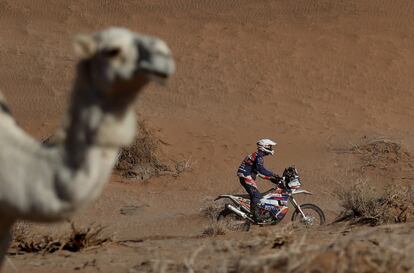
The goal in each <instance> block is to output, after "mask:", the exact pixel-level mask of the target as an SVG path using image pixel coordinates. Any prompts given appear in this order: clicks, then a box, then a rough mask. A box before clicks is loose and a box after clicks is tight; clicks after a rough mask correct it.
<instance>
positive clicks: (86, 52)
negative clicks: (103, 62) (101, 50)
mask: <svg viewBox="0 0 414 273" xmlns="http://www.w3.org/2000/svg"><path fill="white" fill-rule="evenodd" d="M73 46H74V47H75V53H76V55H77V56H78V57H79V58H81V59H87V58H90V57H92V56H93V55H94V54H95V52H96V42H95V40H94V39H93V37H92V36H89V35H82V34H81V35H77V36H76V37H75V39H74V43H73Z"/></svg>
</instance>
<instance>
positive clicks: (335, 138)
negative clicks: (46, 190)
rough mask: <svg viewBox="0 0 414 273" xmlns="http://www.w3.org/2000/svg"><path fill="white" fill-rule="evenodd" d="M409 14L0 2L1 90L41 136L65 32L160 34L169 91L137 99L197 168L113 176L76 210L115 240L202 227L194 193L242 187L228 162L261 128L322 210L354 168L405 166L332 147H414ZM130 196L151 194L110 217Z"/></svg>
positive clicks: (412, 7)
mask: <svg viewBox="0 0 414 273" xmlns="http://www.w3.org/2000/svg"><path fill="white" fill-rule="evenodd" d="M413 14H414V3H412V1H409V0H402V1H397V2H396V1H384V0H376V1H368V0H366V1H356V0H355V1H329V0H326V1H325V0H324V1H309V0H295V1H270V0H269V1H267V0H266V1H252V0H249V1H245V0H239V1H236V0H229V1H219V0H207V1H196V0H189V1H184V0H174V1H167V0H165V1H162V0H157V1H149V0H148V1H147V0H145V1H129V0H128V1H119V2H116V1H84V2H76V1H69V2H68V1H61V0H58V1H53V2H52V1H35V2H33V1H26V0H20V1H11V0H2V1H0V26H1V27H0V64H1V66H2V68H1V69H0V88H1V90H2V91H3V92H4V94H5V95H6V97H7V99H8V102H9V104H10V107H11V109H12V112H13V113H14V115H15V117H16V119H17V120H18V122H19V123H20V124H21V126H23V128H25V129H26V130H27V131H29V132H30V133H31V134H33V135H34V136H35V137H37V138H38V139H43V138H45V137H47V136H49V135H50V134H52V132H53V131H54V129H55V128H56V127H57V124H58V123H59V122H60V118H61V115H62V113H63V111H64V110H65V107H66V102H67V97H68V94H69V91H70V88H71V80H72V77H73V72H74V64H75V62H76V59H75V57H74V54H73V50H72V47H71V39H72V37H73V35H75V34H77V33H79V32H90V31H95V30H99V29H101V28H103V27H106V26H109V25H119V26H125V27H128V28H131V29H133V30H135V31H139V32H145V33H150V34H154V35H157V36H160V37H162V38H163V39H165V40H167V41H168V44H169V45H170V46H171V48H172V51H173V52H174V54H175V57H176V60H177V69H178V71H177V74H176V77H175V78H174V79H173V80H172V81H171V82H170V83H169V84H168V88H167V89H165V88H160V87H158V86H156V85H153V86H151V88H150V90H147V91H146V92H145V93H144V94H143V95H142V96H141V99H140V101H139V103H138V105H137V109H138V112H139V115H140V117H141V118H143V119H145V120H146V121H147V123H148V124H149V126H150V127H151V128H152V129H153V131H154V133H155V135H156V137H158V138H159V139H160V140H161V141H162V143H164V144H162V145H161V150H162V153H163V155H164V156H165V157H166V158H169V159H174V160H183V159H185V160H191V162H192V164H193V171H192V172H188V173H184V174H183V175H181V176H180V177H178V178H172V177H169V176H164V177H160V178H154V179H152V180H151V181H150V182H148V183H145V184H142V183H132V182H129V183H127V184H125V183H119V181H120V179H121V178H119V177H117V176H114V179H113V181H112V183H110V185H109V186H108V190H107V191H106V192H105V194H104V195H103V196H102V197H101V198H100V199H99V200H98V201H97V202H96V204H94V205H93V206H91V207H89V208H88V209H87V211H85V212H84V213H83V214H81V215H79V216H77V218H76V221H78V222H80V223H88V222H91V221H95V222H99V223H103V224H106V225H108V226H109V230H110V231H111V232H116V233H117V234H118V236H119V237H120V238H122V239H128V238H140V237H141V236H155V235H159V234H163V235H172V236H182V235H188V234H192V235H194V234H199V232H200V229H202V225H204V224H205V222H203V220H202V219H199V218H197V217H198V216H197V215H198V211H199V208H200V206H201V205H202V202H201V201H200V199H202V198H205V197H206V196H215V195H217V194H219V193H222V192H227V191H236V190H237V191H242V189H241V188H240V187H239V184H238V181H237V179H236V177H235V170H236V168H237V166H238V164H239V163H240V161H241V159H242V158H243V157H244V155H245V154H246V153H248V152H251V151H253V150H254V149H255V145H254V144H255V141H256V140H257V139H258V138H262V137H269V138H272V139H276V140H277V141H278V143H279V145H278V148H277V153H276V156H275V157H272V158H268V159H267V160H266V165H268V166H269V168H271V169H274V170H276V171H277V172H279V173H280V172H282V170H283V168H284V167H285V166H287V165H290V164H295V165H296V166H297V167H298V168H299V170H300V172H301V174H302V176H303V178H304V181H305V185H306V188H307V189H309V190H312V191H314V192H317V193H318V194H317V195H316V196H314V197H311V200H312V201H313V202H316V203H318V204H319V205H321V206H322V208H324V209H325V210H326V212H327V214H328V216H329V217H328V218H329V219H332V218H333V217H334V216H335V215H336V213H337V212H338V204H337V200H336V197H335V195H333V194H332V192H333V191H334V190H335V188H336V187H338V185H340V184H346V183H351V182H352V181H353V180H354V179H355V178H356V177H358V176H361V175H365V176H367V177H368V178H367V179H370V180H371V181H373V183H376V185H377V186H378V187H381V186H383V185H385V184H386V183H387V182H389V181H391V180H392V179H397V180H398V179H399V178H401V175H399V172H400V171H399V170H400V169H398V168H396V167H395V166H394V167H392V168H393V169H392V170H394V172H391V173H392V174H390V175H387V174H389V173H387V172H385V173H384V172H378V170H377V169H374V170H370V172H367V173H365V174H361V173H359V172H356V171H355V168H357V166H358V164H359V163H358V161H357V160H358V158H357V157H355V156H354V154H349V153H340V152H338V150H341V151H343V150H347V149H348V150H352V147H354V146H355V145H360V144H361V145H362V144H363V143H366V141H367V140H372V139H377V138H378V137H382V138H386V139H387V140H391V141H392V142H395V143H398V144H399V145H401V146H402V147H403V148H404V151H407V153H411V154H413V153H414V130H413V129H412V128H413V124H414V123H413V121H412V120H413V118H414V106H413V105H414V96H413V93H414V78H413V77H412V73H413V71H414V50H413V48H414V34H413V33H414V17H413V16H412V15H413ZM397 164H399V163H398V162H397ZM401 164H406V162H403V163H401ZM403 166H406V165H403ZM404 168H405V169H404V171H405V172H407V173H408V174H407V175H406V176H407V177H411V178H409V179H408V180H407V179H406V180H405V181H409V183H412V181H413V180H412V177H413V176H412V175H411V174H412V169H410V168H409V167H407V168H408V169H407V168H406V167H404ZM386 170H387V169H386ZM395 170H397V171H395ZM378 177H379V178H378ZM268 186H269V184H266V182H263V183H262V184H261V187H262V189H265V188H266V187H268ZM138 203H139V204H147V205H148V207H145V209H143V210H142V212H141V213H140V214H139V216H134V217H125V216H124V215H120V213H119V211H120V209H121V208H122V207H123V206H125V205H128V204H138ZM194 218H195V219H194ZM113 223H116V225H114V224H113ZM172 226H173V227H172ZM42 229H46V230H48V231H51V230H52V231H54V230H58V228H57V227H55V226H52V227H44V226H42V227H41V228H40V230H42ZM114 251H115V250H114ZM122 251H124V252H122ZM122 251H120V252H121V253H125V252H128V251H125V250H122ZM29 259H30V260H35V259H37V258H36V257H30V258H29ZM114 259H120V258H119V257H118V258H114ZM128 259H132V258H131V257H130V258H128ZM128 259H127V260H128ZM123 262H124V263H126V264H128V261H123ZM16 263H17V266H22V267H21V268H23V264H24V260H19V259H16ZM130 264H134V263H132V262H131V263H130ZM42 266H43V265H42ZM42 266H39V267H38V268H40V269H42V270H40V269H39V272H44V270H45V268H46V267H45V268H43V267H42ZM55 266H56V267H53V266H52V267H53V268H54V269H53V270H58V269H56V268H58V265H55ZM32 269H33V268H32V267H30V268H29V267H27V266H25V267H24V269H21V270H20V271H19V272H35V271H33V270H32ZM72 269H73V268H71V270H72ZM53 270H52V271H53ZM71 270H69V269H68V270H67V271H65V272H72V271H71ZM93 270H94V269H93V268H92V269H91V271H90V272H94V271H93ZM59 272H63V271H61V270H60V269H59ZM120 272H121V271H120Z"/></svg>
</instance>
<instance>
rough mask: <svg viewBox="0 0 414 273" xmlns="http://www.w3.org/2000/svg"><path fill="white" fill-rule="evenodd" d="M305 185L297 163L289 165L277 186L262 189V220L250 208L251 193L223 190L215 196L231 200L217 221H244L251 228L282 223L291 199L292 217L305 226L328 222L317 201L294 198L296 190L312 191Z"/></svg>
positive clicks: (247, 227) (305, 192)
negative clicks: (309, 201)
mask: <svg viewBox="0 0 414 273" xmlns="http://www.w3.org/2000/svg"><path fill="white" fill-rule="evenodd" d="M301 185H302V182H301V179H300V177H299V174H298V171H297V170H296V168H295V167H289V168H286V169H285V170H284V172H283V177H282V178H281V180H280V181H279V182H278V183H277V186H276V187H274V188H271V189H270V190H268V191H266V192H264V193H262V195H263V198H262V199H261V200H260V203H259V204H258V206H259V208H260V215H261V217H260V218H261V219H263V220H262V221H260V222H255V221H254V220H253V215H252V213H251V212H250V198H249V195H248V194H223V195H220V196H218V197H217V198H216V199H215V201H216V200H219V199H227V200H229V201H230V202H229V203H227V204H225V207H224V209H223V210H222V211H221V212H220V213H219V215H218V219H217V220H218V221H223V220H226V221H239V222H240V220H242V221H244V224H245V225H244V226H245V228H243V229H244V230H248V229H249V227H250V224H258V225H274V224H277V223H279V222H280V221H281V220H282V219H283V218H284V217H285V216H286V214H287V212H288V210H289V208H288V203H289V202H290V203H291V204H292V206H293V207H294V209H295V210H294V211H293V214H292V217H291V220H292V221H293V222H298V223H300V224H303V225H304V226H306V227H309V226H315V225H323V224H324V223H325V214H324V213H323V211H322V209H321V208H319V207H318V206H316V205H314V204H302V205H300V204H299V203H298V202H297V201H296V200H295V195H297V194H312V193H311V192H309V191H307V190H301V189H299V188H300V187H301Z"/></svg>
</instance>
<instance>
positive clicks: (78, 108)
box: [0, 28, 175, 263]
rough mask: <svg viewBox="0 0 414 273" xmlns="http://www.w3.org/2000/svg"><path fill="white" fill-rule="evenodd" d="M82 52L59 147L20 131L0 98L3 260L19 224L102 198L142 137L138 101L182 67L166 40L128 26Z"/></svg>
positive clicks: (79, 46) (79, 45) (83, 45)
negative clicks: (119, 162)
mask: <svg viewBox="0 0 414 273" xmlns="http://www.w3.org/2000/svg"><path fill="white" fill-rule="evenodd" d="M75 51H76V53H77V55H78V56H79V58H80V61H79V63H78V65H77V70H76V72H77V73H76V79H75V82H74V85H73V91H72V95H71V102H70V105H69V109H68V112H67V114H66V116H65V118H64V120H63V124H62V127H61V128H60V129H59V131H58V133H57V141H56V143H55V144H52V145H44V144H42V143H39V142H38V141H36V140H35V139H33V138H32V137H30V136H29V135H28V134H26V133H25V132H24V131H23V130H22V129H21V128H19V127H18V126H17V124H16V122H15V120H14V119H13V117H12V116H11V113H10V111H9V108H8V107H7V105H6V102H5V99H4V97H3V96H2V95H1V93H0V263H1V261H2V260H3V258H4V255H5V253H6V251H7V247H8V245H9V242H10V239H11V236H10V229H11V227H12V225H13V223H14V222H15V221H16V220H18V219H27V220H33V221H57V220H60V219H64V218H67V217H68V216H70V215H71V214H72V213H74V212H75V211H77V210H79V208H81V207H82V206H83V205H85V204H86V203H87V202H90V201H91V200H93V199H94V198H96V197H97V196H98V195H99V193H100V192H101V191H102V188H103V186H104V185H105V183H106V181H107V180H108V177H109V175H110V173H111V170H112V167H113V165H114V163H115V161H116V158H117V154H118V150H119V148H120V147H122V146H124V145H128V144H129V143H131V141H132V140H133V138H134V135H135V132H136V121H135V113H134V111H133V101H134V99H135V98H136V97H137V95H138V94H139V93H140V91H141V90H143V88H144V87H145V86H146V85H147V84H148V83H149V82H150V81H151V80H157V81H158V80H159V81H163V80H164V79H166V78H167V77H168V76H170V75H171V74H173V73H174V70H175V66H174V61H173V58H172V56H171V53H170V50H169V49H168V47H167V45H166V44H165V43H164V42H163V41H161V40H159V39H157V38H154V37H149V36H145V35H141V34H137V33H133V32H131V31H129V30H127V29H122V28H109V29H107V30H104V31H102V32H99V33H95V34H92V35H79V36H77V37H76V39H75Z"/></svg>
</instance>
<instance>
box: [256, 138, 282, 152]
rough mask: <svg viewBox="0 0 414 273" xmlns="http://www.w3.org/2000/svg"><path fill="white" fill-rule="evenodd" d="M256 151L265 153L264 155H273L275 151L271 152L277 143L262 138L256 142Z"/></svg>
mask: <svg viewBox="0 0 414 273" xmlns="http://www.w3.org/2000/svg"><path fill="white" fill-rule="evenodd" d="M256 144H257V149H258V150H260V151H263V152H265V153H266V154H270V155H273V154H274V152H275V151H273V146H276V145H277V143H276V142H274V141H272V140H270V139H267V138H263V139H260V140H259V141H257V143H256Z"/></svg>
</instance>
